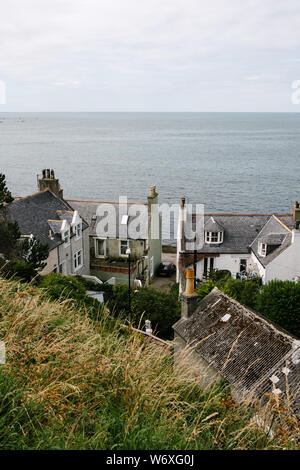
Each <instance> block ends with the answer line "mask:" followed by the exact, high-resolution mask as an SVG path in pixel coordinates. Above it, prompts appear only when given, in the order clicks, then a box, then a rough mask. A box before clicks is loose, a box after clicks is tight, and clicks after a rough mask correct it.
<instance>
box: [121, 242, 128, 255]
mask: <svg viewBox="0 0 300 470" xmlns="http://www.w3.org/2000/svg"><path fill="white" fill-rule="evenodd" d="M128 248H129V241H128V240H120V255H121V256H127V255H126V250H127V249H128Z"/></svg>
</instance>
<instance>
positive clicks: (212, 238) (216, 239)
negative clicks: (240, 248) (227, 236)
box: [205, 232, 223, 243]
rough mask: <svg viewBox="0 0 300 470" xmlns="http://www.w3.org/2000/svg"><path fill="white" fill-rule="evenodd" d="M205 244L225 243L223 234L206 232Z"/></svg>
mask: <svg viewBox="0 0 300 470" xmlns="http://www.w3.org/2000/svg"><path fill="white" fill-rule="evenodd" d="M205 243H223V232H205Z"/></svg>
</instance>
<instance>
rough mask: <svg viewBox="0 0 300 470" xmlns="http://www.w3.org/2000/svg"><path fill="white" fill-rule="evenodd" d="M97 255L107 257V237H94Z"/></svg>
mask: <svg viewBox="0 0 300 470" xmlns="http://www.w3.org/2000/svg"><path fill="white" fill-rule="evenodd" d="M94 247H95V257H96V258H105V257H106V238H100V237H98V238H97V237H95V238H94Z"/></svg>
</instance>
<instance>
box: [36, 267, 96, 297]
mask: <svg viewBox="0 0 300 470" xmlns="http://www.w3.org/2000/svg"><path fill="white" fill-rule="evenodd" d="M39 286H40V287H42V288H43V289H46V290H47V294H48V295H49V296H50V297H51V298H52V299H53V300H58V299H61V298H63V299H64V298H65V299H66V298H72V299H74V300H75V301H82V300H86V298H87V295H86V289H85V286H84V285H83V284H82V282H81V281H80V280H78V279H77V278H76V277H74V276H64V275H63V274H58V273H51V274H47V275H46V276H43V277H42V278H41V281H40V283H39Z"/></svg>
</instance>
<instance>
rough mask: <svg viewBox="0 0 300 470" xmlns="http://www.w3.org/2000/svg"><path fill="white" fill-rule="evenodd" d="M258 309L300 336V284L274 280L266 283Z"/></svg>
mask: <svg viewBox="0 0 300 470" xmlns="http://www.w3.org/2000/svg"><path fill="white" fill-rule="evenodd" d="M256 310H257V311H258V312H260V313H262V314H263V315H264V316H265V317H267V318H269V319H270V320H272V321H274V322H275V323H276V324H277V325H279V326H281V327H282V328H285V329H286V330H287V331H289V332H291V333H293V334H294V335H296V336H300V284H299V283H294V282H292V281H278V280H274V281H271V282H269V283H268V284H266V285H264V286H263V287H262V288H261V291H260V293H259V295H258V297H257V301H256Z"/></svg>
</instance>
